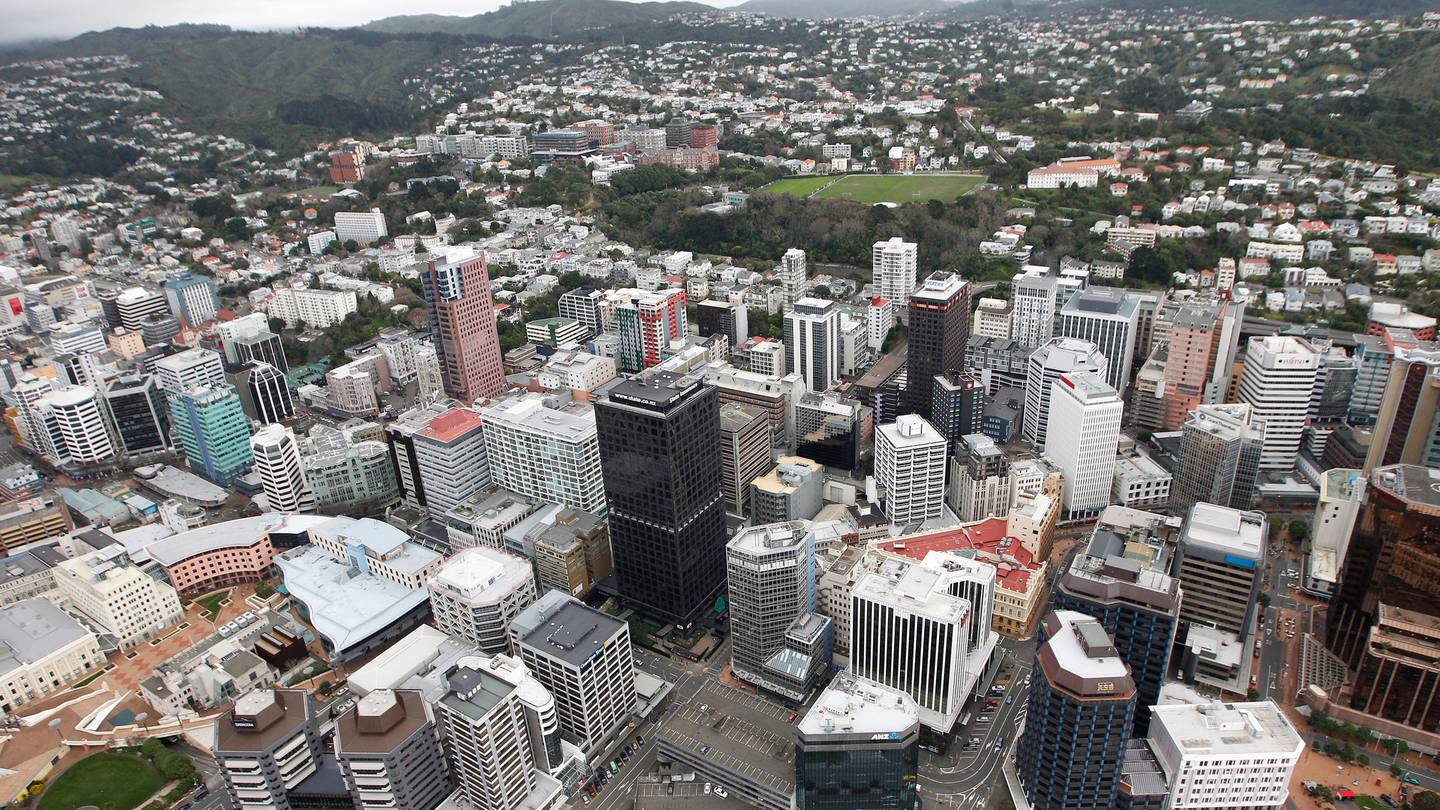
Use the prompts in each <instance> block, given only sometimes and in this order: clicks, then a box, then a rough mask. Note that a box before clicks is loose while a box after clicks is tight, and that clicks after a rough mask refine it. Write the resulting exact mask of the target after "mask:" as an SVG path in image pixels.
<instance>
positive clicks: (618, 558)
mask: <svg viewBox="0 0 1440 810" xmlns="http://www.w3.org/2000/svg"><path fill="white" fill-rule="evenodd" d="M595 422H596V427H597V428H598V429H599V435H600V459H601V469H602V470H603V472H604V475H605V496H606V499H607V500H608V501H609V504H610V546H611V551H612V553H613V555H614V561H615V572H616V576H617V577H618V579H619V590H620V594H621V596H622V597H623V598H624V599H625V600H626V601H627V602H629V603H631V604H633V605H635V606H637V607H639V608H640V609H642V610H644V611H647V612H650V613H652V614H654V615H656V616H658V617H662V618H667V619H670V620H673V621H686V620H688V619H690V618H691V617H693V616H695V615H697V614H698V613H699V612H700V611H701V610H703V609H705V608H707V607H709V606H710V605H711V604H712V603H713V601H714V599H715V595H716V594H717V592H718V591H719V589H720V588H721V586H722V585H723V583H724V579H725V499H724V495H723V494H722V492H721V488H720V480H721V479H720V465H718V464H716V463H715V459H716V457H717V456H718V455H719V451H720V448H719V438H720V424H719V423H720V404H719V398H718V397H717V395H716V391H715V388H714V387H713V386H710V385H708V384H706V383H705V382H704V381H703V379H702V378H700V377H699V376H680V375H676V374H673V373H670V372H659V373H655V374H652V375H650V376H649V377H647V378H645V379H636V380H627V381H625V382H621V383H620V384H618V385H616V386H615V387H614V388H612V389H611V390H610V393H609V396H608V397H607V398H606V399H604V400H602V401H600V402H598V403H596V405H595Z"/></svg>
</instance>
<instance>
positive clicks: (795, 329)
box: [785, 298, 843, 392]
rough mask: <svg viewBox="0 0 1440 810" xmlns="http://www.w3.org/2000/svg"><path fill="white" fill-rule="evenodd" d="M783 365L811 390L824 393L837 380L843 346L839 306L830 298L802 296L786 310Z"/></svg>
mask: <svg viewBox="0 0 1440 810" xmlns="http://www.w3.org/2000/svg"><path fill="white" fill-rule="evenodd" d="M785 353H786V362H785V365H786V367H787V368H788V369H789V370H790V371H792V372H794V373H796V374H799V375H800V377H801V379H803V380H805V385H806V387H807V388H809V389H810V390H811V391H816V392H823V391H827V390H829V389H830V387H831V386H833V385H834V384H835V383H836V382H837V381H839V379H840V362H841V355H842V354H843V349H842V345H841V334H840V309H839V307H837V306H835V303H834V302H833V301H823V300H821V299H819V298H801V299H799V300H798V301H795V302H794V304H793V307H792V308H791V310H790V311H789V312H787V313H785Z"/></svg>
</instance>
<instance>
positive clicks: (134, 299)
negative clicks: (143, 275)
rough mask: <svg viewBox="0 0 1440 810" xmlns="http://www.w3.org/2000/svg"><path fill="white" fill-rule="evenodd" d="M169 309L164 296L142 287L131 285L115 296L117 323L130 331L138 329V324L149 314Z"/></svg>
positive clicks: (148, 317)
mask: <svg viewBox="0 0 1440 810" xmlns="http://www.w3.org/2000/svg"><path fill="white" fill-rule="evenodd" d="M167 311H169V307H168V306H167V305H166V303H165V296H163V295H161V294H160V293H158V292H155V291H154V290H147V289H145V288H144V287H131V288H129V289H127V290H125V291H124V292H122V293H120V294H119V295H118V296H116V297H115V314H116V316H117V317H118V318H119V323H117V324H114V325H115V326H123V327H125V328H126V329H128V330H130V331H132V332H138V331H140V325H141V324H143V323H144V322H145V321H147V320H149V319H150V317H151V316H154V315H161V314H164V313H165V312H167Z"/></svg>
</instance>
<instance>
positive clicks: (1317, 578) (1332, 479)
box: [1304, 467, 1366, 598]
mask: <svg viewBox="0 0 1440 810" xmlns="http://www.w3.org/2000/svg"><path fill="white" fill-rule="evenodd" d="M1365 485H1366V479H1365V475H1364V473H1363V472H1362V471H1360V470H1353V469H1346V468H1343V467H1337V468H1335V469H1333V470H1326V471H1325V472H1324V473H1323V474H1321V476H1320V497H1319V498H1318V499H1317V500H1316V502H1315V519H1314V520H1312V521H1311V522H1310V526H1311V529H1310V554H1309V555H1307V557H1306V559H1305V564H1306V566H1307V568H1308V570H1307V571H1306V574H1307V575H1308V576H1307V577H1306V578H1305V580H1304V582H1306V583H1307V587H1306V591H1307V592H1308V593H1312V594H1317V595H1320V596H1321V597H1322V598H1329V597H1331V596H1333V595H1334V593H1335V588H1336V586H1338V585H1339V584H1340V572H1341V571H1343V570H1344V567H1345V555H1346V554H1347V553H1348V552H1349V550H1350V536H1351V535H1352V534H1353V533H1354V531H1355V521H1356V520H1357V519H1358V518H1359V517H1360V509H1361V507H1363V506H1364V505H1365Z"/></svg>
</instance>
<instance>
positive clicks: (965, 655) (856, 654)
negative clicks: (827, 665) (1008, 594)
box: [849, 552, 999, 734]
mask: <svg viewBox="0 0 1440 810" xmlns="http://www.w3.org/2000/svg"><path fill="white" fill-rule="evenodd" d="M994 588H995V568H994V567H993V566H990V565H988V564H986V563H981V562H977V561H975V560H971V559H967V558H964V557H960V556H957V555H954V554H950V553H946V552H931V553H929V554H927V555H925V559H924V560H923V561H922V562H920V563H918V564H917V563H912V562H911V561H909V560H905V559H903V558H890V559H887V560H886V561H885V562H884V563H883V564H882V565H881V566H880V570H879V571H876V572H873V573H868V574H865V575H863V576H862V577H861V578H860V579H859V581H857V582H856V583H855V586H854V588H853V589H852V590H851V593H850V669H849V671H850V672H853V673H855V674H856V675H859V676H860V677H862V678H869V679H870V680H872V681H875V682H877V683H881V684H884V685H885V686H888V687H891V688H892V689H899V690H900V691H902V692H904V693H906V694H908V695H910V697H911V698H913V699H914V700H915V702H916V704H918V705H919V709H920V722H921V723H923V724H925V725H926V726H928V727H929V728H931V729H933V730H935V731H937V732H940V733H942V734H945V733H949V732H950V730H951V728H952V727H954V725H955V721H956V720H957V719H958V718H959V716H960V710H961V708H962V707H963V706H964V705H965V702H966V700H967V699H968V698H969V697H970V693H971V691H972V690H973V689H974V687H975V684H976V682H978V681H979V679H980V676H981V674H983V672H984V670H985V668H986V665H987V663H988V662H989V661H990V658H991V656H992V655H993V653H994V652H995V646H996V644H997V643H998V642H999V635H998V634H997V633H996V632H995V631H994V630H992V629H991V628H990V606H991V599H993V595H994Z"/></svg>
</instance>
